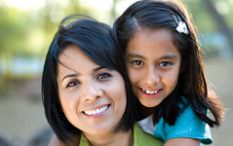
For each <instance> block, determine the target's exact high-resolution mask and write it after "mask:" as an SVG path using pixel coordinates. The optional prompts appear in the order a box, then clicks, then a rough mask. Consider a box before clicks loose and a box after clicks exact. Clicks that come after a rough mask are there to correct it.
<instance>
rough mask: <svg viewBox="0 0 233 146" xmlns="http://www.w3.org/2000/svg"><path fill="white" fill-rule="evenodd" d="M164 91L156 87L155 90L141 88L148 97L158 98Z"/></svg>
mask: <svg viewBox="0 0 233 146" xmlns="http://www.w3.org/2000/svg"><path fill="white" fill-rule="evenodd" d="M161 91H162V89H161V88H160V89H154V90H148V89H143V88H140V92H141V93H142V94H143V95H144V96H146V97H152V98H156V97H159V93H160V92H161Z"/></svg>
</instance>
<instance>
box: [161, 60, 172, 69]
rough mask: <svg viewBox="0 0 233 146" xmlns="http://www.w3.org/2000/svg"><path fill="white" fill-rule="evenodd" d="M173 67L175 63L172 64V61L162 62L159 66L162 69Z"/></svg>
mask: <svg viewBox="0 0 233 146" xmlns="http://www.w3.org/2000/svg"><path fill="white" fill-rule="evenodd" d="M172 65H173V63H172V62H170V61H162V62H160V63H159V66H160V67H162V68H167V67H170V66H172Z"/></svg>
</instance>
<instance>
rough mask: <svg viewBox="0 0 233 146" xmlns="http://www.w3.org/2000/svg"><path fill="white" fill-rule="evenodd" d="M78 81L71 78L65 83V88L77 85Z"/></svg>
mask: <svg viewBox="0 0 233 146" xmlns="http://www.w3.org/2000/svg"><path fill="white" fill-rule="evenodd" d="M79 84H80V82H79V81H78V80H71V81H69V82H68V83H67V85H66V88H71V87H75V86H77V85H79Z"/></svg>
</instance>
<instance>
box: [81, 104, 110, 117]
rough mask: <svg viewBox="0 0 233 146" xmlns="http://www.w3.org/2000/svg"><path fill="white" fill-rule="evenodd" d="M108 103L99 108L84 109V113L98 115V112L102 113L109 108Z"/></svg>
mask: <svg viewBox="0 0 233 146" xmlns="http://www.w3.org/2000/svg"><path fill="white" fill-rule="evenodd" d="M108 107H109V106H108V105H105V106H101V107H100V108H97V109H93V110H86V111H84V113H85V114H86V115H88V116H93V115H97V114H100V113H102V112H104V111H106V110H107V109H108Z"/></svg>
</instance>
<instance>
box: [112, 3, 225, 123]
mask: <svg viewBox="0 0 233 146" xmlns="http://www.w3.org/2000/svg"><path fill="white" fill-rule="evenodd" d="M180 22H182V23H183V24H185V25H186V27H185V28H184V29H185V30H181V31H180V30H177V27H178V24H179V23H180ZM139 28H146V29H160V28H162V29H167V30H169V31H171V32H172V35H173V42H174V44H175V45H176V47H177V48H178V49H179V50H178V51H179V52H180V54H181V60H182V61H181V68H180V74H179V79H178V83H177V86H176V88H175V89H174V91H173V92H172V93H171V94H170V95H169V96H168V97H167V98H166V99H165V100H164V101H163V102H162V103H161V104H160V105H158V106H157V107H155V109H154V118H155V121H157V120H158V119H159V118H161V117H163V118H164V120H165V121H166V122H167V123H168V124H170V125H173V124H174V123H175V121H176V118H177V117H178V115H179V113H181V111H182V110H181V108H180V105H181V104H185V102H184V100H183V99H184V98H185V100H186V101H188V103H189V104H190V105H191V107H192V109H193V110H194V112H195V113H196V114H197V116H198V117H199V118H200V119H202V120H204V121H205V122H207V123H208V124H209V125H210V126H214V125H219V124H220V121H221V119H222V117H223V108H222V106H221V104H220V102H219V101H218V100H217V98H216V96H213V95H209V93H208V89H207V84H206V79H205V76H204V69H203V61H202V56H201V51H200V47H199V45H198V41H197V35H196V31H195V29H194V26H193V24H192V23H191V19H190V18H189V15H188V13H187V10H186V8H185V7H184V5H182V4H181V3H179V2H175V1H162V0H159V1H156V0H140V1H137V2H135V3H134V4H132V5H131V6H130V7H128V8H127V9H126V10H125V12H124V13H123V14H122V15H121V16H120V17H118V18H117V19H116V21H115V22H114V25H113V34H114V37H115V39H116V40H117V42H118V45H119V46H118V48H119V51H120V52H121V54H120V53H119V54H120V55H123V56H126V49H127V45H128V43H129V41H130V40H131V38H133V37H134V35H135V33H136V32H137V30H138V29H139ZM155 53H156V52H155ZM181 96H183V97H184V98H181ZM207 110H208V111H210V113H212V115H213V118H210V117H209V116H208V115H207Z"/></svg>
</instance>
